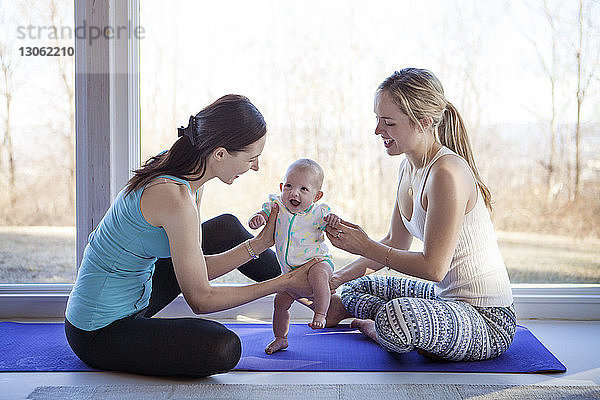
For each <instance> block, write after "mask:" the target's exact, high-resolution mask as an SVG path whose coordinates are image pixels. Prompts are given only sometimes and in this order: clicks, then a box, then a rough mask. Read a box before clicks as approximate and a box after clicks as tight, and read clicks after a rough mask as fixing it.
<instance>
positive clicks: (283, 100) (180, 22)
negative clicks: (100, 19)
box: [141, 0, 600, 283]
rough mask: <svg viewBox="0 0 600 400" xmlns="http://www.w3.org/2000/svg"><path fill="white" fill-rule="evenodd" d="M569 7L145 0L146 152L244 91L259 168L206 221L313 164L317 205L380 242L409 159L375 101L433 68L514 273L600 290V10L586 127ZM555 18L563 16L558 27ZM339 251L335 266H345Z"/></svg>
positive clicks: (218, 190) (588, 25)
mask: <svg viewBox="0 0 600 400" xmlns="http://www.w3.org/2000/svg"><path fill="white" fill-rule="evenodd" d="M563 3H564V2H549V3H548V4H549V9H548V11H547V12H548V13H549V14H546V11H545V10H544V9H543V8H542V7H541V6H540V5H539V4H538V3H537V2H531V4H520V3H519V4H514V6H513V5H511V8H510V10H509V11H507V10H506V9H505V7H504V6H505V5H504V4H503V3H501V2H479V1H476V0H472V1H442V0H430V1H424V2H418V4H417V2H412V3H410V4H405V3H403V5H402V7H400V6H399V5H398V2H395V1H377V2H369V3H365V2H360V1H327V2H319V1H316V0H308V1H303V2H296V3H290V2H278V1H252V2H245V1H222V2H197V1H192V0H188V1H184V0H178V1H172V2H170V3H169V6H165V3H164V2H162V1H159V0H146V1H144V2H143V3H142V10H141V13H142V16H141V17H142V24H143V26H144V28H145V32H146V36H145V38H144V39H143V40H142V41H141V46H142V47H141V90H142V158H143V159H146V158H148V157H149V156H151V155H154V154H156V153H157V152H159V151H161V150H164V149H167V148H169V147H170V145H171V144H172V143H173V141H174V140H175V139H176V127H177V126H179V125H182V124H183V125H187V121H188V118H189V115H190V114H193V113H194V114H195V113H196V112H198V111H199V110H200V109H201V108H202V107H203V106H205V105H207V104H209V103H210V102H212V101H214V100H215V99H216V98H218V97H220V96H221V95H224V94H227V93H239V94H243V95H246V96H248V97H249V98H250V100H251V101H252V102H253V103H254V104H256V105H257V107H258V108H259V109H260V110H261V112H262V113H263V114H264V116H265V118H266V120H267V123H268V126H269V134H268V140H267V146H266V148H265V151H264V152H263V156H262V157H261V160H260V162H261V169H260V171H259V172H258V173H253V172H252V171H251V172H249V173H248V174H245V175H244V176H242V177H240V178H239V179H238V180H236V182H235V184H233V185H231V186H227V185H224V184H222V183H220V182H210V183H209V184H207V188H206V190H205V193H204V199H203V205H202V209H203V215H202V217H203V219H204V220H206V219H208V218H210V217H213V216H215V215H218V214H221V213H224V212H230V213H233V214H235V215H236V216H238V218H239V219H240V220H241V221H242V222H243V223H246V221H247V220H248V218H249V216H250V215H251V214H252V213H254V212H255V211H256V210H258V209H259V208H260V206H261V204H262V203H263V202H264V201H265V200H266V199H267V195H268V194H269V193H278V191H279V182H280V180H281V179H282V176H283V174H284V171H285V169H286V167H287V165H288V164H289V163H290V162H291V161H293V160H295V159H297V158H300V157H310V158H313V159H315V160H317V161H318V162H319V163H320V164H321V165H322V166H323V168H324V170H325V184H324V192H325V195H324V197H323V200H322V201H324V202H326V203H327V204H329V205H330V206H331V207H332V210H333V211H335V212H336V213H338V214H339V215H341V216H342V217H344V218H345V219H348V220H350V221H353V222H355V223H358V224H360V225H361V226H363V228H364V229H365V230H366V231H367V232H368V233H369V234H370V236H371V237H372V238H381V237H383V236H384V235H385V234H386V232H387V229H388V224H389V217H390V215H391V212H392V209H393V206H394V199H395V190H396V185H397V178H398V167H399V165H400V162H401V159H402V156H401V157H389V156H387V155H386V154H385V150H384V149H383V147H382V144H381V139H380V138H379V137H376V136H375V135H374V134H373V130H374V126H375V121H374V114H373V94H374V91H375V89H376V88H377V85H378V84H379V83H380V82H381V81H382V80H383V79H384V78H385V77H387V76H388V75H390V74H391V72H393V71H394V70H396V69H400V68H403V67H407V66H417V67H423V68H427V69H430V70H432V71H433V72H434V73H435V74H436V75H437V76H438V77H439V78H440V80H441V81H442V82H443V84H444V87H445V94H446V97H447V98H448V99H449V101H450V102H452V103H453V104H455V105H456V107H457V108H458V109H459V110H460V112H461V114H462V116H463V118H464V119H465V120H466V121H467V122H468V125H469V128H470V132H471V142H472V145H473V148H474V151H475V156H476V161H477V163H478V166H479V169H480V172H481V174H482V176H483V178H484V181H485V182H486V183H487V184H488V185H489V187H490V189H491V191H492V195H493V199H494V201H495V203H494V211H493V214H492V219H493V222H494V224H495V227H496V229H497V232H498V237H499V243H500V248H501V251H502V253H503V256H504V258H505V261H506V264H507V267H508V270H509V274H510V276H511V280H512V282H513V283H519V282H536V283H546V282H552V283H565V282H578V283H581V282H587V283H598V282H600V212H599V211H600V193H599V191H600V185H599V183H600V132H599V131H600V129H599V126H600V125H599V122H600V121H599V120H598V114H597V113H594V112H593V110H595V109H597V108H598V106H599V105H600V98H599V96H598V93H600V92H599V91H598V90H597V89H598V82H599V81H598V79H597V75H593V71H598V68H596V69H595V70H594V65H593V62H594V61H593V60H597V57H596V55H597V54H598V51H599V49H598V46H599V45H600V41H598V40H595V41H594V40H591V38H597V37H598V30H597V29H598V27H599V26H600V21H598V15H599V12H598V7H599V5H598V4H597V2H596V3H594V2H590V1H584V9H583V17H582V18H583V21H584V26H583V29H584V31H585V35H584V37H583V39H584V40H583V47H582V49H583V50H582V52H583V54H588V57H587V58H585V57H584V58H582V59H583V60H584V64H583V65H582V68H581V70H582V71H583V72H582V77H581V79H580V83H581V84H582V85H583V84H587V85H588V87H587V88H586V89H587V90H586V92H585V99H584V101H583V103H581V107H580V108H579V110H580V114H579V116H580V118H579V120H580V124H579V130H578V128H577V124H576V121H577V110H578V107H577V81H578V77H577V59H576V57H574V54H575V51H574V49H573V47H572V46H573V43H579V42H578V36H577V35H578V30H577V29H576V27H577V24H578V21H579V18H578V14H577V13H578V9H577V7H576V3H575V2H571V3H569V2H567V3H568V4H567V3H565V4H563ZM433 10H435V11H433ZM390 15H394V17H392V18H390V17H389V16H390ZM396 15H397V17H396ZM552 15H560V16H561V18H560V23H559V24H558V25H556V26H555V29H557V32H555V33H554V34H553V32H552V29H551V25H550V24H549V19H550V17H551V16H552ZM165 21H177V23H173V24H170V23H165ZM588 38H590V40H589V41H588ZM553 40H554V41H555V42H556V46H554V47H555V48H557V49H558V50H556V51H557V53H555V57H554V58H553V57H552V54H553V53H552V48H553ZM569 46H571V47H569ZM553 68H554V69H553ZM548 71H550V72H548ZM552 82H554V88H555V92H554V104H555V105H554V109H553V106H552V105H553V97H552V93H553V92H552ZM586 82H587V83H586ZM594 88H595V90H593V89H594ZM553 110H554V111H553ZM553 115H554V117H553ZM577 132H579V136H578V134H577ZM577 140H579V146H577ZM577 149H579V150H577ZM577 160H579V161H577ZM577 165H579V167H577ZM577 182H579V184H577ZM419 246H420V245H419V244H418V243H415V248H419ZM334 255H335V256H336V264H337V266H338V267H339V266H342V265H344V264H345V263H346V262H348V261H350V260H351V259H352V256H351V255H348V254H345V253H343V252H340V251H336V250H334ZM224 279H225V280H230V279H233V280H243V279H242V278H239V276H236V275H234V276H228V277H226V278H224ZM243 281H245V280H243Z"/></svg>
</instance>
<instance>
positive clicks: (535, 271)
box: [0, 227, 600, 283]
mask: <svg viewBox="0 0 600 400" xmlns="http://www.w3.org/2000/svg"><path fill="white" fill-rule="evenodd" d="M498 241H499V244H500V250H501V251H502V255H503V256H504V261H505V263H506V266H507V268H508V273H509V275H510V278H511V282H513V283H600V240H598V239H584V240H574V239H572V238H570V237H566V236H554V235H541V234H530V233H515V232H498ZM419 246H420V244H419V243H414V244H413V249H418V248H419ZM330 247H331V246H330ZM332 253H333V255H334V261H335V264H336V267H338V268H339V267H341V266H343V265H345V264H346V263H347V262H349V261H351V260H352V259H353V257H352V255H351V254H347V253H344V252H341V251H339V250H337V249H334V250H333V251H332ZM75 264H76V261H75V228H72V227H58V228H57V227H0V283H72V282H74V280H75V274H76V265H75ZM382 272H385V271H382ZM217 282H236V283H246V282H250V280H249V279H247V278H245V277H244V276H243V275H241V274H240V273H238V272H237V271H233V272H232V273H229V274H227V275H225V276H223V277H221V278H219V279H218V280H217Z"/></svg>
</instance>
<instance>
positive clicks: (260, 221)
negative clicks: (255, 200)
mask: <svg viewBox="0 0 600 400" xmlns="http://www.w3.org/2000/svg"><path fill="white" fill-rule="evenodd" d="M266 223H267V220H266V219H265V217H264V216H263V215H262V214H256V215H255V216H254V217H252V218H250V221H248V225H249V226H250V228H252V229H258V228H260V227H261V226H263V225H264V224H266Z"/></svg>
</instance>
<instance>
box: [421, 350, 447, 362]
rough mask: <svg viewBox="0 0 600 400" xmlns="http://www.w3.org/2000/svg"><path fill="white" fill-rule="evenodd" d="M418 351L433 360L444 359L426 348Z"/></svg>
mask: <svg viewBox="0 0 600 400" xmlns="http://www.w3.org/2000/svg"><path fill="white" fill-rule="evenodd" d="M417 353H419V354H420V355H422V356H423V357H425V358H429V359H430V360H433V361H442V360H443V358H440V357H438V356H436V355H435V354H432V353H429V352H427V351H425V350H421V349H417Z"/></svg>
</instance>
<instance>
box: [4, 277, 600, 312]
mask: <svg viewBox="0 0 600 400" xmlns="http://www.w3.org/2000/svg"><path fill="white" fill-rule="evenodd" d="M71 288H72V285H71V284H0V319H10V318H60V317H62V316H64V311H65V307H66V304H67V298H68V296H69V293H70V291H71ZM512 288H513V296H514V299H515V308H516V310H517V316H518V318H519V319H520V320H523V319H561V320H576V321H590V320H600V285H594V284H561V285H544V284H514V285H512ZM273 297H274V296H273V295H271V296H266V297H264V298H262V299H258V300H255V301H253V302H250V303H248V304H245V305H243V306H239V307H235V308H233V309H230V310H226V311H221V312H217V313H212V314H207V315H202V317H207V318H213V319H219V320H241V321H243V320H248V319H255V320H261V321H270V320H271V315H272V306H273ZM291 312H292V315H293V316H294V318H295V319H309V318H310V317H311V316H312V312H311V311H310V310H309V309H307V308H306V307H304V306H302V305H300V304H294V305H293V307H292V311H291ZM159 315H160V316H163V317H175V316H193V315H194V314H193V313H192V312H191V310H190V308H189V307H188V305H187V304H186V302H185V300H184V299H183V297H182V296H181V295H180V296H179V297H178V298H177V299H175V300H174V301H173V302H172V303H171V304H170V305H169V306H168V307H167V308H165V309H164V310H163V311H161V313H160V314H159Z"/></svg>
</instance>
